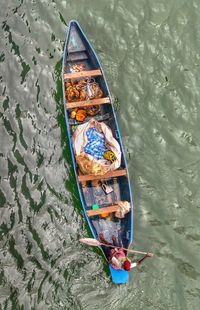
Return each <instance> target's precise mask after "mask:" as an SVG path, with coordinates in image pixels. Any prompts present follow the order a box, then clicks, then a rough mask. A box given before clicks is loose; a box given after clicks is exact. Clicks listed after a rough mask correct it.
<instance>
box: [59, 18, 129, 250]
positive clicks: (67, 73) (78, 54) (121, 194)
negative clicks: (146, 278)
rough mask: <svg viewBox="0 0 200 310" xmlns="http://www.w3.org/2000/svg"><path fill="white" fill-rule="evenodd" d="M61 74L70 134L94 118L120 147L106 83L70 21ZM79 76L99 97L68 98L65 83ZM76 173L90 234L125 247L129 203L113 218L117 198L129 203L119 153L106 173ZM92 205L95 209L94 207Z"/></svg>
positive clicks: (77, 171)
mask: <svg viewBox="0 0 200 310" xmlns="http://www.w3.org/2000/svg"><path fill="white" fill-rule="evenodd" d="M79 67H81V68H82V69H83V70H75V71H73V70H72V68H79ZM63 74H64V82H65V103H66V115H67V119H68V126H69V130H70V136H71V137H72V135H73V133H74V131H75V129H76V128H77V126H79V125H80V124H83V123H85V122H88V121H89V120H90V119H91V118H95V119H96V120H97V121H99V122H104V123H105V124H106V125H107V126H109V127H110V129H111V130H112V133H113V136H114V138H115V139H116V140H117V141H118V143H119V145H120V148H121V150H122V145H121V140H120V137H119V134H118V128H117V125H116V120H115V116H114V112H113V107H112V104H111V102H110V97H109V92H108V88H107V84H106V82H105V80H104V76H103V75H102V71H101V67H100V64H99V62H98V59H97V57H96V55H95V53H94V52H93V50H92V49H91V46H90V44H89V42H88V41H87V39H86V37H85V36H84V34H83V32H82V31H81V29H80V28H79V26H78V25H77V24H76V23H74V24H73V23H72V24H71V26H70V31H69V35H68V41H67V46H66V53H65V58H64V72H63ZM81 79H90V80H92V81H94V82H95V83H98V86H99V87H100V89H101V92H102V93H101V97H100V98H92V99H88V98H87V99H84V100H83V99H80V98H74V100H73V99H72V100H69V97H68V93H67V85H69V83H70V82H71V83H72V84H73V83H75V82H77V81H80V80H81ZM74 81H75V82H74ZM70 87H71V85H70ZM93 106H95V107H96V106H97V107H98V109H97V110H98V113H97V114H96V115H92V116H91V115H87V116H86V118H85V119H84V121H79V120H77V119H76V118H71V114H72V111H73V110H74V109H78V108H92V107H93ZM76 174H77V179H78V182H79V189H80V192H81V194H82V200H83V202H84V207H85V211H86V213H87V216H88V218H89V221H90V225H91V227H92V232H93V234H94V237H96V238H98V235H99V233H101V232H103V233H104V236H105V239H106V240H107V241H110V242H111V237H112V235H115V236H116V237H117V238H118V240H119V242H120V243H121V244H122V245H123V246H124V247H128V245H129V244H130V242H131V217H132V214H131V213H132V206H131V209H130V212H128V213H127V214H126V215H125V216H124V218H122V219H119V218H116V217H115V212H116V211H117V210H118V208H119V206H118V205H117V202H118V201H128V202H129V203H130V204H131V196H130V190H129V183H128V177H127V170H126V164H125V160H124V155H123V152H122V156H121V166H120V167H119V168H118V169H117V170H114V171H110V172H107V173H106V174H104V175H100V176H99V175H92V174H90V175H84V174H82V173H81V172H80V169H79V167H78V165H76ZM96 205H97V206H98V208H95V207H94V206H96Z"/></svg>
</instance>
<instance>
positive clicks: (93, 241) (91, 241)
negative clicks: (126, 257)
mask: <svg viewBox="0 0 200 310" xmlns="http://www.w3.org/2000/svg"><path fill="white" fill-rule="evenodd" d="M79 241H80V242H82V243H84V244H87V245H91V246H100V245H104V246H107V247H110V248H117V249H122V250H125V251H127V252H130V253H138V254H147V253H146V252H140V251H135V250H129V249H125V248H122V247H119V246H114V245H110V244H105V243H101V242H100V241H98V240H96V239H93V238H81V239H79ZM148 254H149V257H152V256H153V253H149V252H148Z"/></svg>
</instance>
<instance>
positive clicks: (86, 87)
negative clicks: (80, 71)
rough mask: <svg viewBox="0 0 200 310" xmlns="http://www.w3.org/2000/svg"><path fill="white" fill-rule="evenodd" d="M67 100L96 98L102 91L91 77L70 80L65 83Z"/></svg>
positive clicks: (99, 96) (101, 94) (100, 95)
mask: <svg viewBox="0 0 200 310" xmlns="http://www.w3.org/2000/svg"><path fill="white" fill-rule="evenodd" d="M65 94H66V99H67V102H74V101H84V100H89V99H98V98H101V97H102V96H103V92H102V90H101V88H100V86H99V84H98V83H97V82H95V80H94V79H92V78H87V79H80V80H71V81H68V82H67V83H66V84H65Z"/></svg>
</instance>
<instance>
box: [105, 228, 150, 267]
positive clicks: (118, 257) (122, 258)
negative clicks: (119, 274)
mask: <svg viewBox="0 0 200 310" xmlns="http://www.w3.org/2000/svg"><path fill="white" fill-rule="evenodd" d="M99 240H100V242H102V243H104V244H107V245H114V246H116V248H115V249H114V248H109V247H107V246H102V248H103V250H104V252H105V254H106V256H107V258H108V261H109V263H110V264H111V266H112V267H113V268H114V269H124V270H126V271H130V269H131V268H134V267H136V266H139V265H141V263H142V262H143V261H144V260H145V259H146V258H147V257H152V253H150V252H147V254H146V255H145V256H144V257H142V258H141V259H140V260H139V261H137V262H135V263H131V260H130V259H129V258H128V257H127V256H126V251H125V250H123V249H122V245H121V244H120V243H119V242H117V238H116V237H115V236H112V241H113V244H111V243H109V242H108V241H107V240H106V239H105V238H104V235H103V233H100V234H99Z"/></svg>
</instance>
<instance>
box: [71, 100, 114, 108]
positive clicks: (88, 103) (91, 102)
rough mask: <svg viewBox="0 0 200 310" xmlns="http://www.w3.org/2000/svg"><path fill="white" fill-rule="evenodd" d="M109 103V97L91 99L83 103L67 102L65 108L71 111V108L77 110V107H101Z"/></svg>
mask: <svg viewBox="0 0 200 310" xmlns="http://www.w3.org/2000/svg"><path fill="white" fill-rule="evenodd" d="M106 103H110V98H109V97H104V98H99V99H91V100H85V101H76V102H67V104H66V108H67V109H73V108H79V107H82V108H83V107H92V106H93V105H101V104H106Z"/></svg>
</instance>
